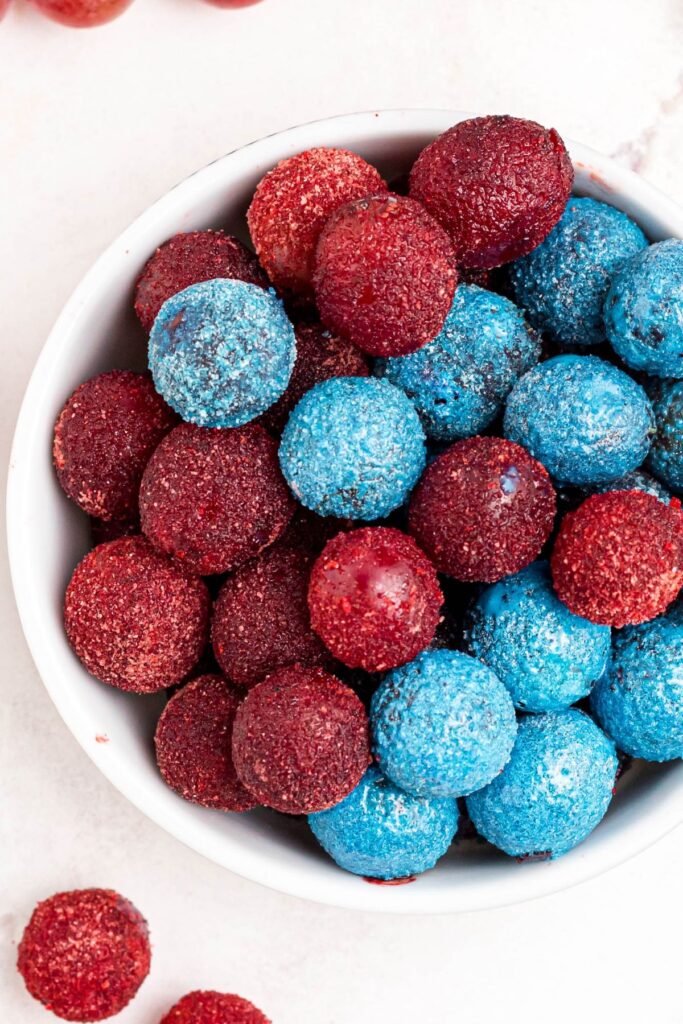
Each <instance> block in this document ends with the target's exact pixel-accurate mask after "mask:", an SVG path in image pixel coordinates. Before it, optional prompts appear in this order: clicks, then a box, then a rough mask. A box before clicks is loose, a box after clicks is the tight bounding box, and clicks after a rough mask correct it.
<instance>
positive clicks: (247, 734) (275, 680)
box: [232, 665, 370, 814]
mask: <svg viewBox="0 0 683 1024" xmlns="http://www.w3.org/2000/svg"><path fill="white" fill-rule="evenodd" d="M232 752H233V759H234V762H235V767H236V768H237V773H238V775H239V777H240V779H241V781H242V782H243V784H244V785H245V786H246V787H247V789H248V790H249V791H250V792H251V793H252V795H253V796H254V797H255V798H256V799H257V800H258V801H259V803H262V804H265V805H266V806H267V807H272V808H274V809H275V810H276V811H282V812H283V813H285V814H309V813H312V812H314V811H322V810H325V809H326V808H327V807H332V806H333V804H336V803H338V802H339V801H340V800H343V799H344V797H345V796H346V795H347V794H348V793H350V792H351V790H352V789H353V788H354V786H356V785H357V784H358V782H359V781H360V778H361V776H362V775H363V772H364V771H365V769H366V768H367V766H368V765H369V763H370V744H369V737H368V721H367V715H366V712H365V708H364V707H363V705H362V704H361V702H360V700H359V699H358V697H357V696H356V694H355V693H354V692H353V690H351V689H350V688H349V687H348V686H345V685H344V684H343V683H342V682H340V680H339V679H337V678H336V676H333V675H331V674H330V673H329V672H325V671H323V670H322V669H315V668H303V667H301V666H297V665H294V666H290V667H289V668H284V669H280V671H278V672H275V673H273V675H271V676H269V677H268V678H267V679H265V680H264V681H263V682H262V683H259V684H258V686H255V687H253V689H251V690H250V691H249V693H248V694H247V696H246V697H245V699H244V701H243V702H242V704H241V705H240V707H239V710H238V712H237V716H236V718H235V726H234V730H233V741H232Z"/></svg>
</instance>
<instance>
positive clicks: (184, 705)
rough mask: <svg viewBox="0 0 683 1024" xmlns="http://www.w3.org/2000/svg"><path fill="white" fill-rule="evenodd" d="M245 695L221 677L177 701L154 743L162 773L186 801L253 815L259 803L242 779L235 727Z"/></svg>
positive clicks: (200, 682)
mask: <svg viewBox="0 0 683 1024" xmlns="http://www.w3.org/2000/svg"><path fill="white" fill-rule="evenodd" d="M239 702H240V696H239V693H238V691H237V690H236V688H235V687H233V686H231V685H230V683H228V682H226V680H225V679H223V678H222V677H221V676H200V677H199V678H198V679H194V680H193V681H192V682H191V683H188V684H187V685H186V686H183V688H182V690H179V691H178V693H176V694H175V696H173V697H171V699H170V700H169V702H168V704H167V705H166V707H165V708H164V710H163V712H162V713H161V717H160V719H159V722H158V725H157V729H156V734H155V736H154V744H155V748H156V756H157V764H158V766H159V771H160V772H161V775H162V777H163V779H164V782H166V783H167V785H169V786H170V787H171V789H174V790H175V791H176V793H179V794H180V795H181V796H182V797H183V798H184V799H185V800H190V801H191V802H192V803H195V804H201V805H202V807H213V808H214V809H215V810H218V811H248V810H249V809H250V808H251V807H254V806H255V801H254V799H253V798H252V797H251V796H250V794H249V793H248V792H247V791H246V789H245V788H244V786H243V785H242V784H241V782H240V781H239V779H238V778H237V774H236V772H235V768H234V765H233V763H232V755H231V753H230V748H231V743H232V727H233V723H234V720H235V713H236V711H237V708H238V705H239Z"/></svg>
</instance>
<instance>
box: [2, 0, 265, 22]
mask: <svg viewBox="0 0 683 1024" xmlns="http://www.w3.org/2000/svg"><path fill="white" fill-rule="evenodd" d="M132 2H133V0H31V3H33V4H35V6H36V7H37V8H38V10H39V11H42V13H43V14H46V15H47V16H48V18H52V19H53V21H58V22H60V23H61V24H62V25H69V26H70V27H71V28H94V27H95V26H96V25H104V24H105V23H106V22H108V21H112V20H113V19H114V18H118V16H119V14H123V12H124V11H125V10H126V8H127V7H130V5H131V4H132ZM207 2H208V3H210V4H213V6H214V7H250V6H251V5H252V4H256V3H259V0H207ZM9 5H10V0H0V18H2V16H3V15H4V14H5V12H6V11H7V9H8V7H9Z"/></svg>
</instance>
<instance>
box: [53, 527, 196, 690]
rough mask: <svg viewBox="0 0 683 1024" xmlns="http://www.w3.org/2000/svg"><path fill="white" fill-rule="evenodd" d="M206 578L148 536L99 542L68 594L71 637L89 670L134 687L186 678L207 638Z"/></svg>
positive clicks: (81, 564)
mask: <svg viewBox="0 0 683 1024" xmlns="http://www.w3.org/2000/svg"><path fill="white" fill-rule="evenodd" d="M208 620H209V594H208V591H207V589H206V585H205V584H204V582H203V581H202V580H200V579H198V578H197V577H195V576H190V575H189V574H188V573H187V572H186V571H185V569H184V568H183V567H182V566H181V565H180V564H178V563H177V562H174V561H172V560H171V559H169V558H167V557H166V556H165V555H162V554H160V553H159V552H158V551H155V550H154V548H153V547H152V545H151V544H150V543H149V541H148V540H146V538H144V537H140V536H138V537H123V538H121V539H120V540H113V541H110V542H109V543H107V544H100V545H99V546H98V547H96V548H93V550H92V551H90V552H89V553H88V554H87V555H86V556H85V558H83V559H82V560H81V561H80V562H79V564H78V565H77V566H76V568H75V569H74V572H73V575H72V577H71V580H70V582H69V585H68V587H67V590H66V596H65V598H64V628H65V630H66V636H67V639H68V641H69V643H70V645H71V647H72V649H73V651H74V653H75V654H76V656H77V657H78V658H79V659H80V661H81V662H82V663H83V665H84V666H85V667H86V669H87V670H88V672H90V673H91V674H92V675H94V676H95V677H96V678H97V679H100V680H101V681H102V682H103V683H109V685H110V686H116V687H118V688H119V689H120V690H129V691H132V692H134V693H154V692H155V691H156V690H161V689H163V688H164V687H166V686H173V684H174V683H177V682H179V681H180V680H181V679H182V678H183V677H184V676H186V675H187V673H188V672H189V671H190V670H191V669H192V668H193V667H194V665H195V664H196V663H197V661H198V660H199V657H200V655H201V653H202V651H203V650H204V647H205V646H206V640H207V635H208Z"/></svg>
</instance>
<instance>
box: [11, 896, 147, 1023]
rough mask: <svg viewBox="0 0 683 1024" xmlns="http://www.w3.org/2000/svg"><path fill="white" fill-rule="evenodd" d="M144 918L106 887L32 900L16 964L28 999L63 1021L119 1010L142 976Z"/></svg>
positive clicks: (89, 1018)
mask: <svg viewBox="0 0 683 1024" xmlns="http://www.w3.org/2000/svg"><path fill="white" fill-rule="evenodd" d="M150 959H151V950H150V945H149V933H148V930H147V923H146V921H145V920H144V918H143V917H142V915H141V914H140V912H139V911H138V910H136V909H135V907H134V906H133V904H132V903H129V901H128V900H126V899H124V898H123V896H119V894H118V893H116V892H112V891H111V890H110V889H79V890H76V891H74V892H60V893H57V894H56V895H55V896H51V897H50V898H49V899H47V900H44V901H43V902H42V903H39V904H38V906H37V907H36V909H35V910H34V911H33V914H32V915H31V920H30V921H29V923H28V924H27V925H26V928H25V929H24V934H23V936H22V939H21V942H20V943H19V957H18V961H17V967H18V969H19V973H20V974H21V975H22V977H23V979H24V982H25V984H26V988H27V989H28V991H29V992H30V993H31V995H32V996H33V998H34V999H37V1000H38V1001H39V1002H41V1003H42V1004H43V1006H44V1007H45V1008H46V1009H47V1010H51V1011H52V1012H53V1013H54V1014H56V1015H57V1016H58V1017H62V1018H63V1019H64V1020H76V1021H96V1020H104V1018H105V1017H112V1016H113V1015H114V1014H116V1013H119V1012H120V1011H121V1010H122V1009H123V1008H124V1006H127V1005H128V1003H129V1002H130V1001H131V999H132V998H133V996H134V995H135V994H136V992H137V990H138V989H139V988H140V985H141V984H142V983H143V981H144V980H145V978H146V977H147V975H148V974H149V966H150Z"/></svg>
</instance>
